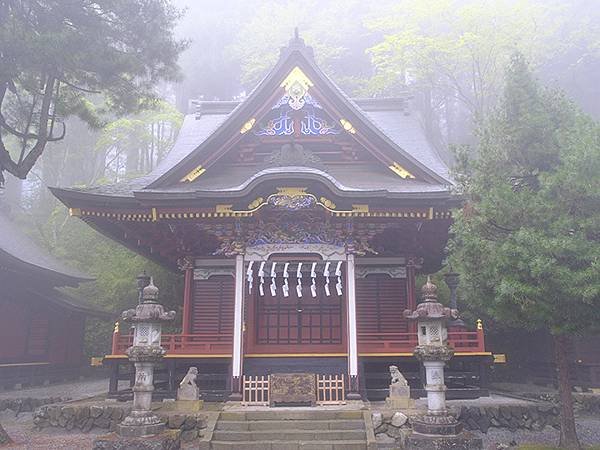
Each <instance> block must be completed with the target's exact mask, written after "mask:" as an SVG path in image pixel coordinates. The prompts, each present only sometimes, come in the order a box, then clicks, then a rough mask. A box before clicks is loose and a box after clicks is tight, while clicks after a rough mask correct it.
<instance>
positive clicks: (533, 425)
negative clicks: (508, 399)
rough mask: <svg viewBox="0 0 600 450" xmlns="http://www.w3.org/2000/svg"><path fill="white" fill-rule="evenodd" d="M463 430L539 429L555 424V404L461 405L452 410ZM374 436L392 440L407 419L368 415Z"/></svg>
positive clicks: (406, 425)
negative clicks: (371, 422) (494, 428)
mask: <svg viewBox="0 0 600 450" xmlns="http://www.w3.org/2000/svg"><path fill="white" fill-rule="evenodd" d="M454 413H455V414H456V417H457V419H458V420H460V421H461V422H462V423H463V424H464V426H465V428H466V429H467V430H473V431H474V430H479V431H481V432H483V433H487V432H488V430H489V429H490V428H492V427H496V428H507V429H509V430H511V431H515V430H518V429H527V430H542V429H543V428H544V427H546V426H551V427H558V426H559V410H558V407H556V406H555V405H553V404H551V403H544V404H531V405H500V406H461V407H459V408H458V409H456V410H455V411H454ZM372 419H373V427H374V430H375V437H376V439H377V441H378V442H379V443H380V445H381V444H387V443H390V444H391V443H392V442H393V441H394V440H396V439H397V438H399V437H400V435H401V434H402V429H403V428H410V421H411V418H410V417H407V416H406V415H404V414H403V413H401V412H395V411H391V410H382V411H374V412H373V414H372Z"/></svg>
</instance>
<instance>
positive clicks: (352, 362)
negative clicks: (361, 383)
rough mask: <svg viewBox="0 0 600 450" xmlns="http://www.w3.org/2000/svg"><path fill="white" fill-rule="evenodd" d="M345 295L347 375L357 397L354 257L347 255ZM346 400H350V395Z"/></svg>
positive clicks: (352, 391) (351, 388) (352, 390)
mask: <svg viewBox="0 0 600 450" xmlns="http://www.w3.org/2000/svg"><path fill="white" fill-rule="evenodd" d="M346 277H347V280H346V282H347V287H348V288H347V290H346V292H347V295H348V313H347V314H348V375H349V378H350V391H351V393H352V394H353V395H354V396H355V397H356V396H357V395H358V336H357V332H356V287H355V285H356V282H355V276H354V255H352V254H349V255H347V267H346ZM348 398H351V397H350V395H349V396H348Z"/></svg>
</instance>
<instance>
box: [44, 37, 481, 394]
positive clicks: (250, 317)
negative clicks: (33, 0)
mask: <svg viewBox="0 0 600 450" xmlns="http://www.w3.org/2000/svg"><path fill="white" fill-rule="evenodd" d="M195 106H196V110H195V111H194V112H193V113H191V114H188V115H187V116H186V117H185V120H184V123H183V126H182V128H181V130H180V132H179V136H178V139H177V142H176V143H175V145H174V146H173V148H172V150H171V151H170V152H169V154H168V155H167V156H166V157H165V159H164V160H163V161H161V163H160V164H159V165H158V167H157V168H156V169H155V170H154V171H153V172H152V173H150V174H149V175H146V176H143V177H141V178H137V179H133V180H127V181H124V182H121V183H118V184H114V185H105V186H98V187H91V188H84V189H80V188H71V189H62V188H54V189H52V191H53V193H54V194H55V195H56V196H57V197H58V198H59V199H60V200H61V201H62V202H63V203H64V204H65V205H66V206H67V207H69V209H70V213H71V215H72V216H76V217H79V218H81V219H82V220H83V221H85V222H86V223H87V224H89V225H90V226H91V227H93V228H94V229H96V230H98V231H99V232H100V233H103V234H104V235H106V236H108V237H109V238H111V239H113V240H116V241H118V242H120V243H122V244H123V245H125V246H126V247H128V248H130V249H132V250H133V251H135V252H137V253H139V254H141V255H144V256H146V257H147V258H149V259H151V260H153V261H156V262H157V263H159V264H162V265H163V266H165V267H168V268H170V269H172V270H173V271H182V272H183V274H184V283H185V289H184V292H185V293H184V296H183V299H181V301H182V304H183V317H181V329H180V332H178V333H175V334H166V335H163V337H162V345H163V347H164V348H165V349H166V350H167V355H166V358H165V365H166V370H165V372H164V374H163V375H164V377H163V381H164V383H166V384H165V386H166V390H167V391H169V392H173V391H174V389H175V387H176V384H177V381H178V380H179V379H181V376H183V374H185V372H186V370H187V368H188V367H190V366H196V367H198V370H199V375H198V383H199V385H200V389H201V391H202V392H203V393H204V395H205V398H210V396H211V395H212V396H214V397H215V398H223V397H224V396H230V398H234V399H235V398H238V399H239V398H241V397H242V395H246V394H247V390H248V389H249V386H254V387H256V383H259V382H262V383H267V382H268V375H269V374H272V373H290V372H304V373H314V374H317V376H318V377H320V378H318V379H319V380H321V379H325V378H323V377H326V378H327V379H328V380H330V381H331V380H333V381H332V382H335V383H338V387H339V388H340V389H341V390H342V391H343V396H344V397H345V398H359V397H362V398H365V396H367V397H368V398H370V399H377V398H382V396H385V395H386V392H387V387H388V384H389V374H388V366H389V365H391V364H393V365H397V366H398V367H400V370H402V371H403V373H404V374H405V376H406V377H407V378H408V380H409V382H410V383H411V386H412V387H413V393H414V395H415V396H418V395H422V394H423V386H422V383H421V375H420V373H421V371H420V368H419V365H418V363H417V361H416V360H415V359H414V358H413V356H412V351H413V348H414V346H415V345H416V342H417V330H416V325H414V324H409V322H408V321H407V320H406V319H404V317H403V311H404V310H405V309H411V310H414V309H415V307H416V304H417V303H418V302H419V291H420V289H419V287H417V286H416V285H415V284H416V276H417V274H428V273H433V272H436V271H438V270H439V269H440V268H441V264H442V259H443V255H444V248H445V245H446V243H447V240H448V229H449V226H450V224H451V222H452V213H451V209H452V208H453V207H456V206H457V205H458V200H457V199H456V198H455V197H454V196H453V194H452V193H451V187H452V185H453V182H452V179H451V177H450V174H449V169H448V167H447V165H446V164H445V163H444V161H443V159H442V158H441V157H440V156H439V155H438V153H437V151H436V150H435V148H434V147H433V146H432V144H431V143H430V142H429V140H428V139H427V137H426V135H425V133H424V131H423V128H422V117H421V115H420V113H419V110H418V108H417V107H416V102H415V99H414V98H413V97H412V96H410V95H406V96H402V97H400V98H370V99H350V98H349V97H347V96H346V95H345V94H344V93H343V92H342V91H341V90H340V89H339V88H338V87H337V86H336V85H335V84H334V83H333V82H332V81H331V80H330V79H329V78H328V77H327V76H326V75H325V74H324V73H323V72H322V71H321V70H320V69H319V67H317V65H316V63H315V60H314V57H313V52H312V49H311V48H310V47H308V46H306V45H305V44H304V42H303V40H302V39H300V38H298V37H297V36H296V37H295V38H293V39H292V40H291V41H290V43H289V45H288V46H287V47H285V48H283V49H282V50H281V56H280V58H279V61H278V62H277V64H276V65H275V66H274V67H273V69H272V70H271V71H270V73H269V74H268V75H267V76H266V77H265V78H264V79H263V80H262V81H261V82H260V84H259V85H258V86H257V87H256V89H254V90H253V91H252V92H251V94H250V95H249V96H248V97H247V98H246V99H245V100H243V101H242V102H239V103H238V102H228V101H212V102H210V101H209V102H197V103H196V104H195ZM159 287H160V286H159ZM471 325H472V326H467V327H465V326H461V327H458V328H457V327H454V328H451V329H450V332H449V343H450V345H451V346H453V347H454V350H455V355H456V356H455V358H454V359H453V360H452V362H451V367H450V370H449V371H448V381H447V383H448V384H449V387H450V397H452V396H453V395H454V396H455V397H457V396H462V397H466V396H471V397H476V396H479V395H481V394H485V392H486V391H485V377H484V376H483V374H484V373H485V365H486V364H487V363H486V362H487V361H488V359H489V355H490V354H489V353H488V352H486V351H485V348H484V340H483V331H482V330H481V327H477V326H476V325H475V324H471ZM129 345H131V336H130V335H129V334H128V332H127V331H126V330H123V329H122V327H121V329H120V330H117V331H115V334H114V336H113V348H112V353H111V354H110V355H107V356H106V358H105V364H112V367H113V375H112V381H111V392H110V393H111V394H113V395H114V394H116V390H117V380H118V379H120V378H123V377H125V378H127V376H128V375H126V374H125V375H123V373H124V372H123V371H124V370H126V369H125V367H126V366H127V364H128V362H127V359H126V357H125V354H124V352H125V349H126V348H127V347H128V346H129ZM161 376H162V375H161V374H160V373H159V374H158V379H159V380H160V379H161ZM252 383H255V384H254V385H252ZM244 398H245V400H246V401H247V402H252V401H251V399H248V398H246V397H244Z"/></svg>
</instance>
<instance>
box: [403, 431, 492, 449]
mask: <svg viewBox="0 0 600 450" xmlns="http://www.w3.org/2000/svg"><path fill="white" fill-rule="evenodd" d="M402 441H403V445H402V448H403V449H404V450H417V449H418V450H481V449H483V442H482V440H481V438H478V437H475V436H473V435H472V434H471V433H469V432H468V431H463V432H462V433H460V434H458V435H456V436H426V435H423V434H419V433H410V434H407V435H406V436H404V438H403V439H402Z"/></svg>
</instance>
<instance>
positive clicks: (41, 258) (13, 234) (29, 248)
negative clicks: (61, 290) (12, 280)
mask: <svg viewBox="0 0 600 450" xmlns="http://www.w3.org/2000/svg"><path fill="white" fill-rule="evenodd" d="M7 258H14V259H16V260H19V261H21V262H22V263H25V264H29V265H31V266H35V267H37V268H40V269H43V270H46V271H48V272H51V275H52V274H53V275H55V277H56V275H58V278H61V279H64V280H65V281H66V282H65V283H63V284H62V285H65V284H71V285H74V284H77V283H79V282H81V281H88V280H93V278H92V277H90V276H89V275H86V274H84V273H82V272H80V271H78V270H76V269H73V268H71V267H67V266H66V265H65V264H63V263H62V262H60V261H59V260H58V259H56V258H55V257H53V256H52V255H50V254H49V253H48V252H46V251H45V250H43V249H42V248H40V247H39V246H38V245H37V244H36V243H34V242H33V241H32V240H31V239H29V238H28V237H27V236H25V235H24V234H23V233H22V232H21V230H20V229H19V227H18V226H17V225H16V224H15V223H13V222H12V221H11V220H10V219H9V218H8V217H7V216H6V215H5V214H4V213H2V212H0V260H2V259H7ZM59 285H60V284H59Z"/></svg>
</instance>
